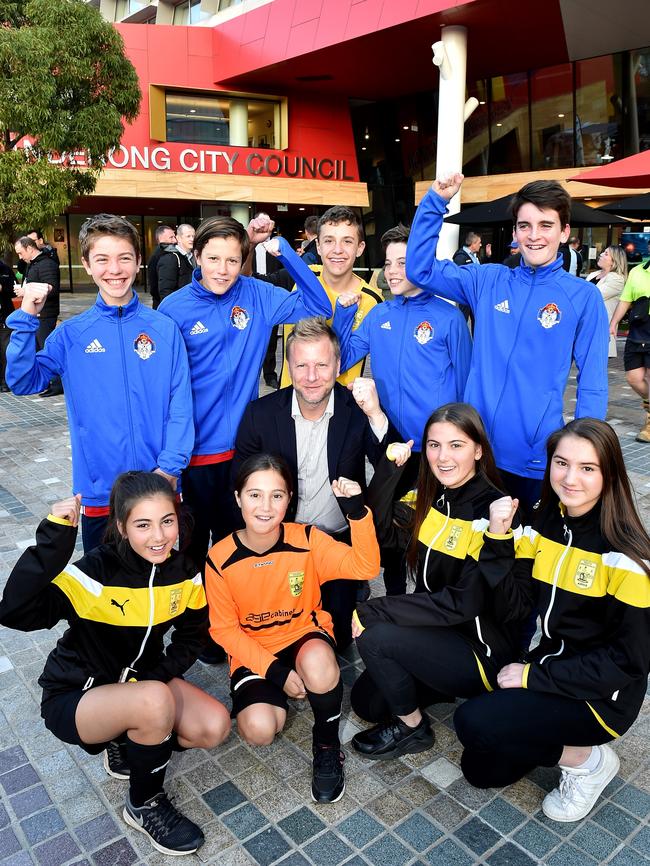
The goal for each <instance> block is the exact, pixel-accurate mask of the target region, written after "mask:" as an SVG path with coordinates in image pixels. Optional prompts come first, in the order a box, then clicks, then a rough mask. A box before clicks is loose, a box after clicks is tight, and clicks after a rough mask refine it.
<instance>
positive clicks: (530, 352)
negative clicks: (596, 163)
mask: <svg viewBox="0 0 650 866" xmlns="http://www.w3.org/2000/svg"><path fill="white" fill-rule="evenodd" d="M462 181H463V176H462V175H461V174H456V175H454V176H453V177H451V178H448V179H446V180H443V181H434V183H433V185H432V188H431V189H430V190H429V192H428V193H427V194H426V196H425V197H424V199H423V200H422V201H421V202H420V205H419V207H418V210H417V214H416V217H415V220H414V222H413V226H412V229H411V236H410V238H409V243H408V250H407V256H406V274H407V277H408V279H409V280H410V281H411V282H412V283H415V284H416V285H419V286H422V287H425V288H426V289H428V290H429V291H431V292H435V293H436V294H438V295H442V296H443V297H445V298H449V299H450V300H453V301H457V302H458V303H461V304H468V305H469V306H470V308H471V309H472V312H473V314H474V318H475V329H474V349H473V353H472V363H471V367H470V372H469V378H468V380H467V387H466V389H465V401H466V402H468V403H471V404H472V405H473V406H474V407H475V408H476V409H478V411H479V412H480V413H481V416H482V418H483V421H484V422H485V426H486V429H487V432H488V435H489V437H490V440H491V443H492V447H493V448H494V453H495V457H496V461H497V465H498V467H499V469H500V470H501V474H502V476H503V480H504V483H505V485H506V488H507V489H508V492H509V493H510V494H511V495H512V496H513V497H517V498H518V499H519V500H520V503H521V506H522V507H523V508H524V510H525V511H526V510H529V509H530V508H532V506H533V505H534V503H535V502H536V501H537V500H538V498H539V491H540V486H541V479H542V476H543V474H544V468H545V464H546V457H545V444H546V440H547V439H548V436H549V435H550V433H552V432H553V431H554V430H556V429H558V428H559V427H561V426H562V425H563V418H562V402H563V394H564V389H565V387H566V382H567V379H568V376H569V371H570V369H571V363H572V362H574V361H575V364H576V366H577V368H578V394H577V402H576V408H575V417H576V418H580V417H585V416H590V417H593V418H601V419H602V418H604V417H605V414H606V411H607V347H608V325H607V315H606V311H605V306H604V304H603V302H602V298H601V296H600V293H599V292H598V289H597V288H596V287H595V286H594V285H593V284H591V283H587V282H586V281H585V280H580V279H578V278H577V277H573V276H571V275H570V274H568V273H567V272H566V271H565V270H563V268H562V257H561V256H560V257H559V258H558V248H559V246H560V244H561V243H564V242H566V240H567V238H568V237H569V234H570V226H569V218H570V211H571V198H570V196H569V195H568V193H567V192H566V190H564V189H563V187H562V186H561V185H560V184H559V183H557V182H556V181H533V182H532V183H529V184H526V186H524V187H523V188H522V189H521V190H519V192H518V193H516V194H515V195H514V196H513V203H512V213H513V217H514V229H513V237H514V240H516V241H517V242H518V244H519V249H520V251H521V262H520V265H519V267H518V268H514V269H510V268H507V267H505V266H503V265H483V266H482V267H480V268H459V267H457V266H456V265H454V263H453V262H450V261H441V260H438V259H436V247H437V243H438V235H439V233H440V227H441V225H442V220H443V217H444V215H445V211H446V207H447V202H448V201H449V200H450V199H451V198H452V196H454V195H455V194H456V192H458V190H459V189H460V185H461V183H462Z"/></svg>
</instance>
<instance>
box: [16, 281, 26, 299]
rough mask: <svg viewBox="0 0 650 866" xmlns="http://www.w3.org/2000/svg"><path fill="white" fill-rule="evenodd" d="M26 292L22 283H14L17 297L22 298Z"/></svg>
mask: <svg viewBox="0 0 650 866" xmlns="http://www.w3.org/2000/svg"><path fill="white" fill-rule="evenodd" d="M24 294H25V292H24V291H23V287H22V286H21V285H20V283H14V295H15V296H16V297H17V298H22V296H23V295H24Z"/></svg>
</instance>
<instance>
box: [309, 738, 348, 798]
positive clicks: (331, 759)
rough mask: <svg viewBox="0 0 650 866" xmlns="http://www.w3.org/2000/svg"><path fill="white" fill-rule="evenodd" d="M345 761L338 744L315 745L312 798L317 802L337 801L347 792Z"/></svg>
mask: <svg viewBox="0 0 650 866" xmlns="http://www.w3.org/2000/svg"><path fill="white" fill-rule="evenodd" d="M343 761H345V755H344V754H343V752H342V751H341V749H340V748H339V747H338V746H314V764H313V771H312V778H311V798H312V800H314V801H315V802H316V803H336V802H337V801H338V800H340V799H341V797H342V796H343V794H344V793H345V773H344V772H343Z"/></svg>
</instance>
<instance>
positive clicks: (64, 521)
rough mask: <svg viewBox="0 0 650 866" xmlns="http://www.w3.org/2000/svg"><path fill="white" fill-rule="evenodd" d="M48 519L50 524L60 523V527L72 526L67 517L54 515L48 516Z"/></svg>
mask: <svg viewBox="0 0 650 866" xmlns="http://www.w3.org/2000/svg"><path fill="white" fill-rule="evenodd" d="M47 519H48V520H49V521H50V523H58V524H59V525H60V526H72V523H70V521H69V520H68V518H67V517H55V516H54V515H53V514H48V515H47Z"/></svg>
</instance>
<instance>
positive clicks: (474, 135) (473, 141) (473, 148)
mask: <svg viewBox="0 0 650 866" xmlns="http://www.w3.org/2000/svg"><path fill="white" fill-rule="evenodd" d="M467 96H468V97H472V96H473V97H474V98H475V99H477V100H478V106H477V108H476V109H475V111H474V112H473V113H472V115H471V117H470V118H469V119H468V120H467V121H466V123H465V141H464V144H463V173H464V174H466V175H468V176H477V175H482V174H487V173H488V171H489V166H488V157H489V154H490V132H489V116H488V105H487V81H486V80H485V79H482V80H481V81H476V82H475V83H474V84H470V85H468V88H467Z"/></svg>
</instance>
